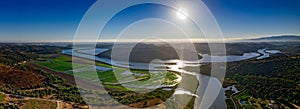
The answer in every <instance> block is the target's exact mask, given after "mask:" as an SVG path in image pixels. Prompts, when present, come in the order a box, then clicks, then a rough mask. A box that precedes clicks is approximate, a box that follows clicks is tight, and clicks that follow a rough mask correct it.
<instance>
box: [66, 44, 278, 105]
mask: <svg viewBox="0 0 300 109" xmlns="http://www.w3.org/2000/svg"><path fill="white" fill-rule="evenodd" d="M107 50H108V49H102V48H97V49H95V50H63V51H62V53H63V54H66V55H71V56H75V57H80V58H85V59H90V60H95V61H99V62H103V63H106V64H110V65H112V66H118V67H124V68H130V69H140V70H159V71H164V70H169V71H175V72H180V73H181V74H184V75H192V76H194V77H195V78H196V80H195V81H198V84H199V86H198V87H197V89H195V90H194V91H192V90H186V89H184V88H178V89H176V90H175V93H174V95H187V96H195V97H196V100H195V103H194V104H195V107H201V108H207V107H205V106H204V105H200V104H209V103H208V102H211V101H214V102H213V103H212V105H211V106H210V108H218V109H219V108H221V109H224V108H226V103H225V95H224V89H223V88H222V83H221V82H220V81H219V80H218V79H217V78H215V77H211V76H206V75H202V74H200V73H196V72H190V71H186V70H184V69H182V68H183V67H186V66H193V67H195V66H201V63H211V62H234V61H241V60H246V59H250V58H257V59H264V58H268V57H269V56H270V54H274V53H280V51H277V50H267V49H259V50H258V51H257V52H258V53H257V52H252V53H244V54H243V55H242V56H237V55H228V56H211V55H208V54H199V55H201V56H202V59H200V60H195V61H181V60H167V61H164V62H163V63H162V64H151V65H149V64H148V63H140V62H130V63H127V62H122V61H115V60H110V59H107V58H100V57H97V56H95V55H97V54H100V53H102V52H105V51H107ZM164 63H168V64H167V65H165V64H164ZM170 63H172V64H171V65H170ZM101 69H104V68H101ZM180 79H181V78H180ZM189 79H190V78H189ZM191 79H192V78H191ZM209 82H210V85H209V86H208V83H209ZM126 87H139V88H140V86H126ZM159 87H165V86H163V85H162V86H148V87H147V88H159ZM164 90H169V89H167V88H166V89H164ZM216 94H217V95H216ZM210 96H216V97H217V98H216V99H215V100H213V99H214V97H210Z"/></svg>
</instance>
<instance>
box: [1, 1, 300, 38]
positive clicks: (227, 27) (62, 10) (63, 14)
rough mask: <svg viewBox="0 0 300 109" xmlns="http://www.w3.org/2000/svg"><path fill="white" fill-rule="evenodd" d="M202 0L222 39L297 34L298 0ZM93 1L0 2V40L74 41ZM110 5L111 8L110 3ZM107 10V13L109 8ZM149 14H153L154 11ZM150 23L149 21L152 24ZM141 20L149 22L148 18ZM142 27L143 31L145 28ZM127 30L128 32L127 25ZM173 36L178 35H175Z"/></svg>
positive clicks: (299, 15) (298, 28)
mask: <svg viewBox="0 0 300 109" xmlns="http://www.w3.org/2000/svg"><path fill="white" fill-rule="evenodd" d="M202 1H203V2H204V3H205V4H206V5H207V6H208V8H209V9H210V11H211V12H212V14H213V15H214V17H215V18H216V20H217V22H218V24H219V26H220V28H221V30H222V32H223V35H224V37H225V38H252V37H261V36H271V35H284V34H295V35H300V1H299V0H247V1H245V0H202ZM94 3H95V0H5V1H1V2H0V13H1V17H0V41H1V42H5V41H29V42H30V41H70V40H73V38H74V35H75V32H76V29H77V27H78V25H79V24H80V21H81V19H82V18H83V16H84V14H85V13H86V11H87V10H88V9H89V8H90V7H91V6H92V5H93V4H94ZM116 3H117V2H116ZM111 6H112V7H113V4H111ZM152 8H155V9H154V10H151V11H155V10H158V12H161V13H159V14H157V15H162V16H164V14H163V13H162V12H164V11H165V10H163V8H161V7H152ZM143 9H146V8H144V7H139V9H138V10H143ZM136 10H137V9H132V10H128V11H127V12H126V13H130V12H131V13H135V12H137V11H136ZM159 10H162V11H159ZM107 11H108V12H109V10H107ZM149 13H151V12H149ZM120 14H122V13H120ZM149 15H150V14H149ZM152 15H156V14H155V12H153V14H152ZM137 17H139V18H141V16H136V17H131V18H130V19H137ZM142 17H146V16H142ZM179 17H180V16H179ZM100 20H101V19H100ZM116 21H118V19H117V20H116ZM112 22H114V21H112ZM120 22H122V20H120ZM124 22H125V21H124ZM153 22H156V24H157V25H158V24H164V23H163V22H160V21H158V20H155V21H153ZM153 22H151V23H152V24H153ZM144 23H145V24H147V23H148V24H150V23H149V22H147V21H145V22H144ZM112 24H113V23H112ZM137 25H140V26H132V27H131V30H135V29H140V28H141V27H142V23H137ZM153 25H154V24H153ZM164 25H167V24H164ZM159 27H161V28H162V27H163V28H164V29H166V30H172V31H174V32H173V33H174V34H177V32H175V31H178V30H177V29H176V28H173V29H171V27H169V26H163V25H162V26H157V28H159ZM157 28H156V29H154V30H151V31H156V33H155V32H154V33H155V34H159V33H160V32H161V31H162V29H157ZM140 30H142V29H140ZM144 30H145V31H146V29H144ZM159 30H161V31H159ZM125 33H126V32H125ZM125 33H124V34H125ZM127 33H130V28H129V30H128V32H127ZM141 33H142V32H141ZM145 33H147V32H145ZM178 34H179V33H178ZM174 37H175V38H177V37H176V36H174ZM108 38H109V36H108ZM112 38H113V37H112Z"/></svg>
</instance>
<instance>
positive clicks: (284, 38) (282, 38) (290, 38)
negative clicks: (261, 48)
mask: <svg viewBox="0 0 300 109" xmlns="http://www.w3.org/2000/svg"><path fill="white" fill-rule="evenodd" d="M249 40H250V41H300V36H296V35H283V36H271V37H262V38H255V39H249Z"/></svg>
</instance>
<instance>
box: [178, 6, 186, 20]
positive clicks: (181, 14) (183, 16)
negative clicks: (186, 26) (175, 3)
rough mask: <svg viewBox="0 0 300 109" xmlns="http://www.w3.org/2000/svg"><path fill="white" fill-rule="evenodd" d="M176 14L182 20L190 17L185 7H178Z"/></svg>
mask: <svg viewBox="0 0 300 109" xmlns="http://www.w3.org/2000/svg"><path fill="white" fill-rule="evenodd" d="M176 15H177V17H178V18H179V19H181V20H185V19H186V18H187V17H188V13H187V11H186V9H184V8H180V9H178V10H177V12H176Z"/></svg>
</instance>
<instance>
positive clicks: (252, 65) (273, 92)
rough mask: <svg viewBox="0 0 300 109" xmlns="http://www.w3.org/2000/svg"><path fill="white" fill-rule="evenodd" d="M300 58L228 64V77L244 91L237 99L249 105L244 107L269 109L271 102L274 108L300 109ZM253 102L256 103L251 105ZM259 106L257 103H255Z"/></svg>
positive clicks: (280, 58) (275, 58)
mask: <svg viewBox="0 0 300 109" xmlns="http://www.w3.org/2000/svg"><path fill="white" fill-rule="evenodd" d="M299 68H300V56H289V57H283V56H280V57H273V58H269V59H264V60H247V61H242V62H234V63H229V64H228V68H227V69H228V71H227V75H226V76H227V77H228V78H231V79H233V80H232V81H237V82H238V86H239V85H240V86H242V87H243V91H242V92H241V93H239V94H237V95H235V97H234V98H235V100H236V101H237V104H239V102H240V100H243V101H246V102H248V104H249V105H247V106H243V105H242V107H248V108H251V107H252V108H253V106H254V107H255V108H257V107H258V106H259V107H268V105H255V104H257V103H258V104H267V102H269V101H270V100H274V101H275V102H276V103H273V104H274V105H278V106H279V107H281V106H286V107H290V108H295V107H294V106H292V105H291V104H296V105H298V106H299V105H300V100H299V99H298V98H299V95H300V86H299V84H300V78H299V76H300V75H299V74H300V69H299ZM251 101H253V103H252V102H251ZM255 102H257V103H255Z"/></svg>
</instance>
